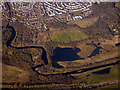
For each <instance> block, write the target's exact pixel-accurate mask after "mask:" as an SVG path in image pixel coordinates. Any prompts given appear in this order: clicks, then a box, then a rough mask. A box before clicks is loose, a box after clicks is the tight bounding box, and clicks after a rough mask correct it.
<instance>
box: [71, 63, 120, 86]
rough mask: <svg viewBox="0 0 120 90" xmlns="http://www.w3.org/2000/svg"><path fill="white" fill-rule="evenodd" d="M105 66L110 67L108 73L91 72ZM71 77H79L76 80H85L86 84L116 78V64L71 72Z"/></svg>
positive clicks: (109, 80) (114, 79)
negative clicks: (75, 72)
mask: <svg viewBox="0 0 120 90" xmlns="http://www.w3.org/2000/svg"><path fill="white" fill-rule="evenodd" d="M105 68H111V69H110V72H109V73H108V74H92V72H96V71H100V70H103V69H105ZM72 76H73V77H75V78H77V79H79V81H78V82H76V83H79V82H81V81H82V82H86V83H87V84H93V83H99V82H111V81H116V80H118V65H111V66H108V67H103V68H98V69H95V70H91V71H87V72H84V73H80V74H72Z"/></svg>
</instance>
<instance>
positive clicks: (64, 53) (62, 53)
mask: <svg viewBox="0 0 120 90" xmlns="http://www.w3.org/2000/svg"><path fill="white" fill-rule="evenodd" d="M80 51H81V50H80V49H79V48H60V47H56V48H55V49H54V51H53V56H52V65H53V66H54V67H57V68H61V67H62V66H60V65H59V64H57V62H58V61H74V60H78V59H84V58H80V57H79V56H78V55H77V53H78V52H80Z"/></svg>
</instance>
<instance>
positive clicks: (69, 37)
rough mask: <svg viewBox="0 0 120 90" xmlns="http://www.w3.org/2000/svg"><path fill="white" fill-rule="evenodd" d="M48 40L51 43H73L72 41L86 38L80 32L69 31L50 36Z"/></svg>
mask: <svg viewBox="0 0 120 90" xmlns="http://www.w3.org/2000/svg"><path fill="white" fill-rule="evenodd" d="M50 38H51V40H52V41H53V42H64V43H69V42H73V41H80V40H84V39H86V38H87V36H86V35H85V34H84V33H82V32H78V31H70V32H62V33H55V34H51V35H50Z"/></svg>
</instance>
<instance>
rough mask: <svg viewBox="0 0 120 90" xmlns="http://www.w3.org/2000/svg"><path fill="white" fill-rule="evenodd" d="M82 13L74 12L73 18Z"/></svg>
mask: <svg viewBox="0 0 120 90" xmlns="http://www.w3.org/2000/svg"><path fill="white" fill-rule="evenodd" d="M81 13H82V12H81V11H76V12H73V16H78V15H80V14H81Z"/></svg>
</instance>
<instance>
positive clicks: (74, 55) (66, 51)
mask: <svg viewBox="0 0 120 90" xmlns="http://www.w3.org/2000/svg"><path fill="white" fill-rule="evenodd" d="M7 28H10V29H12V33H13V34H12V36H11V38H10V40H8V42H7V46H8V47H12V48H16V49H26V48H40V49H42V50H43V53H42V59H43V60H44V63H45V64H48V59H47V53H46V51H45V49H44V48H43V47H42V46H25V47H14V46H12V45H11V42H12V41H13V39H14V38H15V36H16V32H15V30H14V28H13V27H11V26H7ZM79 51H80V49H79V48H75V49H73V48H59V47H57V48H56V49H55V51H54V52H53V53H54V54H55V56H54V55H53V58H58V59H59V58H60V60H67V59H68V60H69V61H72V60H76V59H83V58H80V57H79V56H78V55H77V52H79ZM58 54H60V55H61V56H62V57H56V55H57V56H58ZM64 54H65V55H64ZM68 55H69V56H68ZM63 57H66V59H64V58H63ZM113 59H114V58H113ZM56 61H57V59H56ZM119 62H120V61H117V62H115V63H111V64H106V65H101V66H96V67H92V68H87V69H82V71H81V72H80V71H79V70H75V71H71V72H66V73H58V74H42V73H39V72H38V71H36V70H35V69H36V68H38V67H41V66H44V65H43V64H41V65H37V66H35V67H33V68H32V69H33V71H35V72H36V73H38V74H39V75H43V76H50V75H69V74H77V73H83V72H86V71H90V70H93V69H97V68H101V67H106V66H110V65H115V64H118V63H119Z"/></svg>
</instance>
